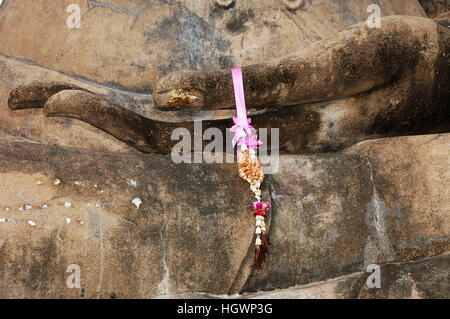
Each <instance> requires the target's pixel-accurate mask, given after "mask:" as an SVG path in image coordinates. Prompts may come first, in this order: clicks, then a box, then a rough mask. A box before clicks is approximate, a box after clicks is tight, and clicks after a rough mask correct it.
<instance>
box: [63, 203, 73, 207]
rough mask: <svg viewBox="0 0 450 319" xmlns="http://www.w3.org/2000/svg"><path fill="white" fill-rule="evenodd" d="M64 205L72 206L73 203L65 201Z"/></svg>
mask: <svg viewBox="0 0 450 319" xmlns="http://www.w3.org/2000/svg"><path fill="white" fill-rule="evenodd" d="M64 206H66V207H70V206H72V204H71V203H69V202H65V203H64Z"/></svg>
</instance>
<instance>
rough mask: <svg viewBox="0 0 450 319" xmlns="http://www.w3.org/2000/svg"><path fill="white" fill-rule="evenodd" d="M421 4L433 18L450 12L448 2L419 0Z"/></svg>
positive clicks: (449, 3) (444, 0)
mask: <svg viewBox="0 0 450 319" xmlns="http://www.w3.org/2000/svg"><path fill="white" fill-rule="evenodd" d="M419 3H420V5H421V6H422V7H423V9H424V10H425V12H426V14H427V15H428V16H429V17H431V18H433V17H436V16H438V15H440V14H443V13H445V12H448V11H450V2H449V1H448V0H419Z"/></svg>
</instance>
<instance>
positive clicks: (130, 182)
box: [127, 179, 137, 187]
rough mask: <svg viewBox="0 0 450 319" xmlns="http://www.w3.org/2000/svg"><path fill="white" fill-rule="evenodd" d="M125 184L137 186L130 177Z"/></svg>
mask: <svg viewBox="0 0 450 319" xmlns="http://www.w3.org/2000/svg"><path fill="white" fill-rule="evenodd" d="M127 184H128V185H130V186H133V187H136V186H137V183H136V181H135V180H132V179H127Z"/></svg>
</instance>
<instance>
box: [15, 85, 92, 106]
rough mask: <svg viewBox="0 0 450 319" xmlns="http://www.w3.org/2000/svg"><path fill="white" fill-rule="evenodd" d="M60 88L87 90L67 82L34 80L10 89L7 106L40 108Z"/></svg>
mask: <svg viewBox="0 0 450 319" xmlns="http://www.w3.org/2000/svg"><path fill="white" fill-rule="evenodd" d="M62 90H82V91H87V90H85V89H83V88H80V87H79V86H77V85H73V84H69V83H58V82H41V81H34V82H31V83H29V84H26V85H22V86H19V87H17V88H15V89H14V90H12V91H11V93H10V94H9V97H8V106H9V108H10V109H11V110H22V109H32V108H42V107H44V104H45V103H46V102H47V100H48V99H49V98H50V97H51V96H52V95H54V94H56V93H58V92H60V91H62Z"/></svg>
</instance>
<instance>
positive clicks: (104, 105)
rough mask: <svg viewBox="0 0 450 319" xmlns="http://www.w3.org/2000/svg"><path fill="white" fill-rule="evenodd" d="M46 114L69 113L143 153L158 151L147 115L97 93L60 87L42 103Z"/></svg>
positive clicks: (59, 114) (67, 114)
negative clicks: (126, 107)
mask: <svg viewBox="0 0 450 319" xmlns="http://www.w3.org/2000/svg"><path fill="white" fill-rule="evenodd" d="M44 114H45V115H46V116H47V117H70V118H75V119H79V120H81V121H83V122H86V123H89V124H91V125H92V126H95V127H96V128H99V129H101V130H103V131H105V132H107V133H109V134H111V135H112V136H114V137H116V138H117V139H119V140H121V141H123V142H125V143H127V144H128V145H130V146H132V147H134V148H136V149H138V150H139V151H142V152H144V153H150V152H158V148H157V147H156V146H155V143H154V139H153V138H152V137H151V135H150V134H149V132H151V131H152V130H151V126H152V124H156V123H153V122H157V121H152V120H150V119H147V118H144V117H143V116H141V115H139V114H136V113H133V112H131V111H129V110H127V109H125V108H122V107H120V106H118V105H116V104H113V103H110V102H108V101H106V100H105V99H103V98H101V97H100V96H98V95H96V94H93V93H90V92H86V91H80V90H63V91H60V92H58V93H56V94H54V95H52V96H51V97H50V98H49V99H48V100H47V102H46V103H45V105H44Z"/></svg>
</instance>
